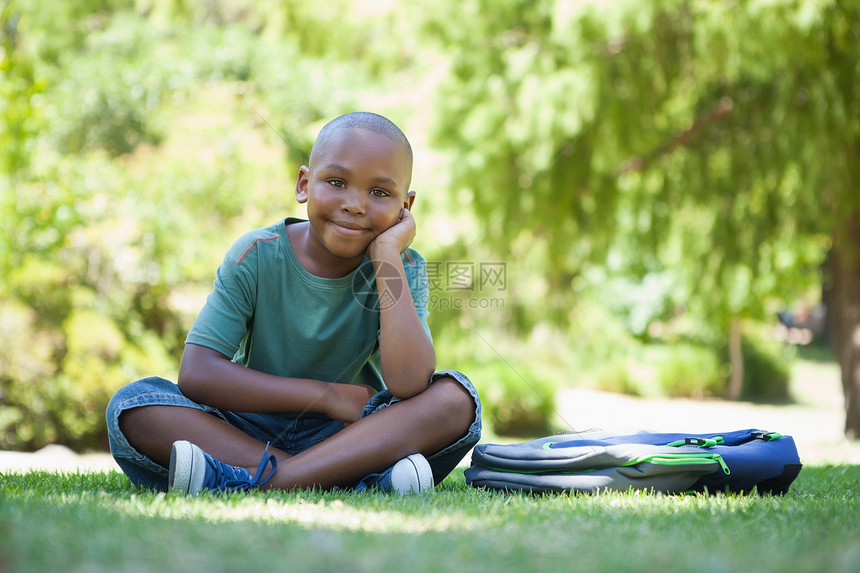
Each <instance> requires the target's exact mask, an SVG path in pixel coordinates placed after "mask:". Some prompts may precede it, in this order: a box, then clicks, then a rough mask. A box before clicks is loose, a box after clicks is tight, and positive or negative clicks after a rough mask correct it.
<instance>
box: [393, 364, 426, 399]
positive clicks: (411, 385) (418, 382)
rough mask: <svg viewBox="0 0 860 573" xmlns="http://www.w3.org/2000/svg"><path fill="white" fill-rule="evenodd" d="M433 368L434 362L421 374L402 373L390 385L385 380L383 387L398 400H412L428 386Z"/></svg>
mask: <svg viewBox="0 0 860 573" xmlns="http://www.w3.org/2000/svg"><path fill="white" fill-rule="evenodd" d="M435 367H436V364H435V362H434V363H433V365H432V366H430V367H429V368H427V369H425V370H422V371H421V372H414V371H413V372H409V373H404V374H403V375H401V376H395V377H393V379H392V381H391V383H389V381H388V380H385V386H386V387H387V388H388V391H389V392H391V395H392V396H394V397H395V398H397V399H398V400H408V399H409V398H414V397H415V396H417V395H418V394H420V393H422V392H423V391H424V390H426V389H427V388H428V386H430V378H431V377H432V376H433V372H435ZM383 378H384V376H383Z"/></svg>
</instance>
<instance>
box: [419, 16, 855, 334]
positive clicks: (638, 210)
mask: <svg viewBox="0 0 860 573" xmlns="http://www.w3.org/2000/svg"><path fill="white" fill-rule="evenodd" d="M458 10H459V11H460V13H461V14H467V15H471V16H467V17H463V18H457V19H454V20H453V21H452V20H451V19H449V18H447V16H442V15H447V13H448V12H447V11H445V10H440V11H439V12H438V14H439V15H440V16H439V18H437V19H435V20H431V21H430V24H428V26H429V29H430V30H432V33H434V34H438V36H439V37H440V38H441V43H442V45H443V46H444V47H446V48H448V49H450V52H449V53H450V57H451V60H452V62H451V74H450V75H449V76H448V77H446V78H445V80H444V81H443V83H442V85H441V87H440V90H439V96H438V98H437V99H436V101H437V118H438V120H437V121H436V122H435V136H436V141H437V142H438V143H439V144H441V145H444V146H446V147H447V148H448V149H450V150H452V152H453V153H456V154H457V155H458V157H459V160H458V161H457V162H456V163H454V164H453V165H454V168H455V169H454V172H453V174H452V178H453V182H452V187H454V188H455V189H457V193H458V194H464V193H465V194H469V195H470V198H471V201H470V203H471V207H472V209H473V212H474V213H475V215H476V217H477V218H478V220H479V221H481V223H482V224H484V225H486V236H487V244H488V245H492V248H493V249H494V251H495V252H496V253H498V254H499V255H501V256H506V255H513V253H516V252H517V250H518V249H519V246H520V245H521V244H523V243H525V244H528V245H529V247H530V248H531V249H532V252H533V253H534V256H535V257H541V260H542V262H541V263H540V264H538V265H537V266H539V267H540V268H542V269H545V271H546V273H547V276H548V281H549V283H550V284H551V285H552V288H550V289H549V290H548V293H550V294H548V296H546V297H543V298H540V299H538V298H536V297H535V298H532V299H530V300H527V301H515V302H516V304H522V305H528V306H532V307H537V306H541V307H543V308H544V309H546V312H545V314H544V316H543V319H544V320H553V319H554V318H556V317H558V316H559V313H558V311H559V309H560V308H562V307H564V306H571V305H572V304H574V303H575V298H574V297H573V296H570V295H572V294H573V293H572V292H571V291H565V286H566V285H567V284H569V282H570V281H571V280H576V279H578V278H585V279H587V278H588V276H589V275H588V270H589V268H590V267H592V266H594V265H604V264H606V265H608V266H610V267H612V266H613V265H614V266H616V267H617V268H616V270H615V273H614V274H615V275H616V276H622V275H623V274H626V275H627V276H628V281H629V282H631V283H635V282H637V281H639V280H641V279H642V278H643V277H647V276H649V275H650V274H651V273H662V272H664V271H666V270H669V271H671V272H672V273H673V274H675V275H676V276H677V279H676V281H675V282H676V283H677V286H676V288H677V289H678V290H677V293H676V296H674V297H671V298H670V296H669V293H665V294H666V298H665V299H664V300H663V301H662V302H661V301H658V300H655V301H653V303H654V304H655V305H656V307H657V308H659V307H660V306H661V304H662V305H669V304H670V303H672V302H674V300H673V299H675V300H677V299H682V300H684V302H685V311H686V312H688V313H691V314H693V315H694V316H696V317H698V318H699V319H700V320H702V323H703V324H711V325H714V326H715V327H717V328H720V327H722V328H725V325H726V324H728V320H729V319H730V317H731V316H735V315H741V316H750V317H765V316H771V315H772V314H773V312H774V311H775V310H776V309H778V307H779V305H781V304H786V303H787V302H790V300H791V297H793V296H797V295H799V293H801V292H803V291H805V290H806V289H807V288H808V287H809V285H811V284H814V283H815V282H816V281H817V280H818V269H819V265H820V263H821V262H822V261H823V259H824V254H825V252H826V250H827V248H828V247H829V241H828V239H827V234H828V233H829V231H830V225H831V224H832V219H831V214H832V211H831V210H830V207H829V206H828V205H833V204H837V203H838V204H844V203H845V202H846V201H848V197H849V196H850V195H852V193H853V191H852V189H853V187H851V186H846V185H844V184H843V183H842V182H843V181H844V180H845V177H846V176H847V170H849V169H850V168H849V167H848V166H847V164H844V163H843V162H842V161H841V159H839V160H837V161H836V163H835V164H834V165H833V169H830V168H827V167H824V164H823V163H822V162H821V161H820V160H819V159H818V158H820V157H821V155H820V154H821V152H822V151H821V150H822V149H833V153H834V154H835V156H837V157H841V154H842V153H844V150H845V149H846V147H845V146H844V143H845V142H848V141H851V137H853V136H851V133H853V132H854V131H853V130H855V127H852V126H856V122H855V121H852V122H849V123H851V125H852V126H849V125H847V124H845V125H842V126H839V127H836V126H835V124H834V122H835V121H839V120H838V119H837V118H844V117H847V116H846V115H845V114H846V113H848V112H849V110H850V109H853V107H854V106H855V105H856V100H857V98H856V97H855V98H853V99H852V98H850V97H846V93H843V92H839V91H838V90H836V89H835V88H836V82H837V78H843V77H845V74H846V73H848V68H849V67H856V58H855V60H854V62H848V61H843V60H839V61H834V60H828V58H827V57H826V55H825V52H824V47H823V46H824V43H823V42H822V40H823V37H824V36H826V35H827V34H828V33H831V32H830V31H831V30H834V29H841V28H840V26H841V25H842V23H843V20H844V19H847V20H848V21H852V20H851V18H852V16H851V15H850V10H849V9H848V8H846V7H844V6H843V5H842V4H841V3H838V2H826V3H821V4H814V3H810V2H771V3H766V4H763V3H757V2H741V3H736V4H733V5H730V6H727V5H724V4H721V3H713V2H705V1H701V2H646V3H642V2H614V3H612V5H611V7H610V6H609V5H604V4H600V3H578V4H575V5H573V4H569V3H561V2H554V1H551V0H545V1H538V2H525V1H522V0H507V1H503V2H494V3H492V4H490V3H487V2H482V1H480V0H470V1H466V2H461V3H458ZM741 38H743V39H744V41H740V40H739V39H741ZM855 55H856V54H855ZM840 66H842V67H840ZM814 77H823V78H826V79H823V80H822V81H817V80H813V79H812V78H814ZM825 188H826V189H827V190H828V191H827V193H828V197H829V198H830V201H829V203H828V202H822V201H820V198H821V195H820V192H819V191H820V190H822V189H825ZM565 292H567V293H568V294H569V296H567V297H565V296H564V295H565Z"/></svg>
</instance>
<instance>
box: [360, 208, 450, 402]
mask: <svg viewBox="0 0 860 573" xmlns="http://www.w3.org/2000/svg"><path fill="white" fill-rule="evenodd" d="M414 237H415V220H414V219H413V218H412V214H411V213H410V212H409V211H408V210H407V209H403V211H402V213H401V219H400V221H399V222H398V223H396V224H395V225H394V226H392V227H391V228H390V229H388V230H387V231H385V232H384V233H382V234H381V235H379V237H377V238H376V239H375V240H374V241H373V243H371V245H370V247H369V248H368V256H370V259H371V261H373V266H374V270H375V271H376V280H377V288H378V291H379V292H380V293H383V292H385V291H386V290H388V291H389V292H392V291H393V292H395V293H396V292H399V293H401V294H400V296H399V297H397V298H396V300H393V301H387V300H382V299H380V311H379V315H380V316H379V331H380V332H379V354H380V363H381V368H382V379H383V381H384V382H385V385H386V387H387V388H388V389H389V390H390V391H391V393H392V394H393V395H394V396H396V397H398V398H401V399H405V398H411V397H412V396H415V395H417V394H420V393H421V392H423V391H424V390H426V389H427V383H428V381H429V380H430V376H431V375H432V374H433V372H434V371H435V369H436V351H435V350H434V349H433V343H432V342H431V340H430V338H429V337H428V336H427V333H426V332H425V331H424V326H423V325H422V324H421V319H420V318H419V317H418V312H417V311H416V310H415V304H414V302H413V300H412V293H411V291H410V289H409V283H408V281H407V279H406V271H405V270H404V268H403V261H402V260H401V258H400V253H401V252H402V251H404V250H405V249H406V247H408V246H409V244H410V243H411V242H412V239H413V238H414ZM391 269H394V272H392V270H391ZM395 273H396V276H391V275H392V274H395ZM398 281H399V282H400V285H397V282H398Z"/></svg>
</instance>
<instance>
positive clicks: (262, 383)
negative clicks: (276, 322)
mask: <svg viewBox="0 0 860 573" xmlns="http://www.w3.org/2000/svg"><path fill="white" fill-rule="evenodd" d="M179 387H180V389H181V390H182V393H183V394H185V395H186V396H188V397H189V398H190V399H192V400H194V401H196V402H200V403H202V404H206V405H208V406H212V407H213V408H219V409H223V410H232V411H236V412H317V413H321V414H325V415H327V416H328V417H330V418H332V419H334V420H339V421H341V422H347V423H350V422H354V421H356V420H358V418H359V416H360V415H361V412H362V410H363V409H364V405H365V404H366V403H367V401H368V400H369V399H370V398H371V397H372V396H373V395H374V394H375V393H376V391H375V390H374V389H373V388H371V387H370V386H359V385H354V384H338V383H329V382H321V381H319V380H307V379H303V378H282V377H280V376H273V375H271V374H265V373H263V372H257V371H255V370H251V369H250V368H245V367H244V366H242V365H240V364H236V363H234V362H233V361H231V360H230V359H229V358H227V357H226V356H224V355H223V354H221V353H220V352H217V351H215V350H212V349H211V348H207V347H205V346H200V345H197V344H191V343H189V344H186V345H185V351H184V352H183V353H182V361H181V363H180V365H179Z"/></svg>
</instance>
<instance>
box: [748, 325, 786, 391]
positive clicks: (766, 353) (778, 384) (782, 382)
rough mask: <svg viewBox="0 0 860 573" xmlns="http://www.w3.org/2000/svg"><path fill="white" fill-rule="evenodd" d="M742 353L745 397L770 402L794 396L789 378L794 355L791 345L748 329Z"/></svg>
mask: <svg viewBox="0 0 860 573" xmlns="http://www.w3.org/2000/svg"><path fill="white" fill-rule="evenodd" d="M741 353H742V355H743V360H744V383H743V394H742V398H745V399H747V400H756V401H768V402H786V401H788V400H789V399H790V398H791V395H790V392H789V382H790V380H791V365H792V362H793V358H794V356H793V352H792V350H791V348H790V347H787V346H785V345H784V344H783V343H781V342H778V341H775V340H773V339H772V338H770V337H767V336H766V335H763V334H762V333H758V332H751V331H749V330H747V331H746V332H745V333H744V337H743V343H742V345H741Z"/></svg>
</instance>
